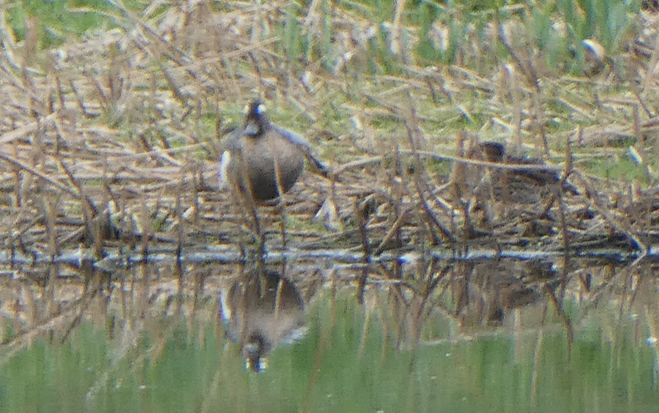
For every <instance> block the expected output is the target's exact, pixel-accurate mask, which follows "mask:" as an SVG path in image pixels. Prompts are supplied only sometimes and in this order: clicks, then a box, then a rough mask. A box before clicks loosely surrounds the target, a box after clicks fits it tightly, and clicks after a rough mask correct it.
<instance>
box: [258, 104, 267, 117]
mask: <svg viewBox="0 0 659 413" xmlns="http://www.w3.org/2000/svg"><path fill="white" fill-rule="evenodd" d="M256 113H258V114H259V115H262V114H264V113H265V105H264V104H260V105H259V106H258V107H257V108H256Z"/></svg>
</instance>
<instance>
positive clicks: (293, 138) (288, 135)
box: [272, 125, 329, 178]
mask: <svg viewBox="0 0 659 413" xmlns="http://www.w3.org/2000/svg"><path fill="white" fill-rule="evenodd" d="M272 127H273V128H274V129H275V130H276V131H277V132H279V134H281V136H282V137H284V138H285V139H287V140H288V141H289V142H291V143H294V144H295V145H298V146H300V147H301V148H302V149H303V150H304V153H305V155H306V156H307V159H309V161H310V162H312V163H313V164H314V165H315V167H316V168H317V169H318V171H319V172H320V174H321V175H323V176H324V177H325V178H327V177H329V169H327V167H326V166H325V165H323V163H322V162H321V161H319V160H318V159H317V158H316V157H315V156H313V154H312V153H311V149H312V148H311V144H309V141H307V140H306V139H305V138H304V136H302V135H300V134H298V133H295V132H293V131H291V130H288V129H285V128H281V127H279V126H274V125H273V126H272Z"/></svg>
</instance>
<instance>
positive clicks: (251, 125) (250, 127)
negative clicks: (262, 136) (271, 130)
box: [243, 121, 259, 136]
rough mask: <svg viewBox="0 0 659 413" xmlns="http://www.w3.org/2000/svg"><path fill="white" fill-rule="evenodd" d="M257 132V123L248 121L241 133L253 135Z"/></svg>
mask: <svg viewBox="0 0 659 413" xmlns="http://www.w3.org/2000/svg"><path fill="white" fill-rule="evenodd" d="M258 133H259V125H258V124H257V123H256V122H254V121H248V122H247V123H246V124H245V128H244V129H243V135H248V136H254V135H257V134H258Z"/></svg>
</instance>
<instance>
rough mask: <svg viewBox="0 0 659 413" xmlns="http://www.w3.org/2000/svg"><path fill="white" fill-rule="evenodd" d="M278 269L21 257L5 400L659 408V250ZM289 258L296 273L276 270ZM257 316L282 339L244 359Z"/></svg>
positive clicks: (0, 294) (106, 408)
mask: <svg viewBox="0 0 659 413" xmlns="http://www.w3.org/2000/svg"><path fill="white" fill-rule="evenodd" d="M319 264H322V265H319ZM564 268H567V271H564V270H563V269H564ZM267 269H268V271H269V273H268V274H271V275H272V277H270V278H267V277H266V278H263V277H258V276H255V272H254V271H255V270H254V267H253V266H252V267H249V266H248V267H241V266H238V265H219V264H212V263H194V264H185V265H181V266H179V265H176V264H175V263H171V262H170V263H168V264H166V263H150V264H148V265H146V264H144V265H140V264H135V265H132V266H130V267H129V268H124V269H121V268H117V269H114V270H113V271H112V272H105V271H102V270H100V269H98V268H94V267H93V266H85V265H83V267H82V268H81V267H77V266H72V265H64V264H60V265H55V266H50V267H49V266H42V267H35V268H29V267H25V268H20V269H14V270H9V269H8V270H7V271H6V272H5V273H3V274H4V276H3V277H2V278H1V279H0V286H1V287H0V300H1V301H0V309H1V311H2V313H1V315H2V317H1V320H2V325H1V326H0V327H1V329H2V332H3V344H2V346H1V347H0V411H1V412H74V411H80V412H83V411H89V412H151V411H154V412H156V411H157V412H182V411H196V412H216V411H232V412H262V411H268V412H291V411H302V412H307V411H308V412H336V411H350V412H362V411H363V412H376V411H383V412H443V411H446V412H462V411H464V412H467V411H469V412H471V411H484V412H501V411H509V412H516V411H519V412H556V411H561V412H619V411H654V410H656V408H657V407H656V406H657V403H658V402H659V387H658V384H657V379H658V378H659V369H658V363H657V360H658V357H657V355H658V347H657V343H656V342H655V340H654V337H656V336H657V334H656V332H657V322H658V320H659V309H658V308H657V302H658V301H657V285H656V280H655V279H654V275H653V274H654V265H653V264H652V263H646V264H643V265H637V266H633V267H631V266H625V265H621V264H606V265H599V266H592V265H590V266H585V264H583V263H580V262H571V263H568V264H567V267H565V264H564V263H550V262H539V261H530V262H529V261H505V260H499V261H492V260H490V261H487V260H482V261H477V262H459V263H447V262H445V261H440V260H437V259H432V258H429V259H421V258H418V259H415V260H413V261H409V260H404V262H403V261H400V260H399V261H395V262H392V263H388V264H386V263H385V264H378V265H372V266H369V267H363V266H359V265H347V264H341V265H339V264H337V265H332V264H331V263H327V262H324V261H323V262H320V261H318V260H315V261H314V260H308V261H306V262H304V261H300V262H295V261H288V262H286V264H285V267H284V265H283V264H282V263H281V262H280V263H272V264H269V265H267ZM282 272H283V273H284V275H285V279H289V280H290V285H289V284H288V283H285V282H284V281H280V283H277V280H278V278H277V277H276V276H275V275H274V274H279V275H281V273H282ZM256 274H261V273H259V272H256ZM364 274H366V275H367V276H368V282H367V283H366V288H365V290H364V291H363V292H362V293H361V294H359V291H358V285H359V280H360V279H361V277H362V276H363V275H364ZM565 275H567V278H564V277H565ZM564 279H565V280H566V281H567V282H566V284H565V288H563V284H562V280H564ZM268 280H270V281H272V280H274V283H272V282H270V284H268V282H267V281H268ZM257 281H258V283H257ZM255 283H256V284H255ZM259 288H261V289H259ZM359 297H361V300H362V302H363V303H362V304H360V303H359ZM558 308H560V309H558ZM255 331H258V332H259V334H260V336H261V338H260V340H261V344H263V342H267V343H268V345H267V346H266V347H265V350H264V351H260V350H259V351H260V352H259V353H258V355H259V357H256V358H255V357H252V362H251V363H246V356H249V355H250V354H252V355H253V354H254V348H259V349H262V347H258V346H256V347H255V346H253V345H252V344H249V340H248V338H249V337H253V336H254V332H255ZM252 341H253V340H252ZM248 359H249V358H248ZM256 371H260V372H256Z"/></svg>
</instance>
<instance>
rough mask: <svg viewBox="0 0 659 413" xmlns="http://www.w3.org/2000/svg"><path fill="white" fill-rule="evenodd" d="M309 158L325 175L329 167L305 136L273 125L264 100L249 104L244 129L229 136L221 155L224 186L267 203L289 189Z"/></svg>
mask: <svg viewBox="0 0 659 413" xmlns="http://www.w3.org/2000/svg"><path fill="white" fill-rule="evenodd" d="M305 160H306V161H308V162H309V163H311V164H312V165H313V166H314V167H315V168H316V169H317V170H318V171H319V173H320V174H321V175H323V176H325V177H327V176H328V175H329V173H328V170H327V168H326V167H325V165H323V163H322V162H320V161H319V160H318V159H317V158H316V157H314V155H313V154H312V147H311V145H310V144H309V142H308V141H307V140H306V139H305V138H304V137H303V136H302V135H299V134H297V133H295V132H293V131H290V130H288V129H286V128H283V127H280V126H277V125H275V124H273V123H272V122H271V121H270V119H269V118H268V115H267V113H266V106H265V104H264V103H263V102H262V101H261V100H258V99H257V100H254V101H252V102H250V103H249V104H248V105H247V106H246V107H245V119H244V123H243V126H242V128H241V127H238V128H236V129H234V130H233V131H232V132H231V133H230V134H229V136H228V138H227V141H226V144H225V149H224V151H223V153H222V156H221V158H220V165H219V178H220V188H221V189H226V188H234V189H236V190H237V191H238V193H240V194H241V195H243V196H244V197H247V198H248V199H251V200H253V201H255V203H257V204H262V203H267V202H268V201H273V200H276V199H277V198H279V197H280V196H281V195H282V194H283V193H286V192H288V191H289V190H290V189H291V188H292V187H293V185H295V183H296V182H297V181H298V179H299V178H300V176H301V175H302V172H303V171H304V169H305Z"/></svg>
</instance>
